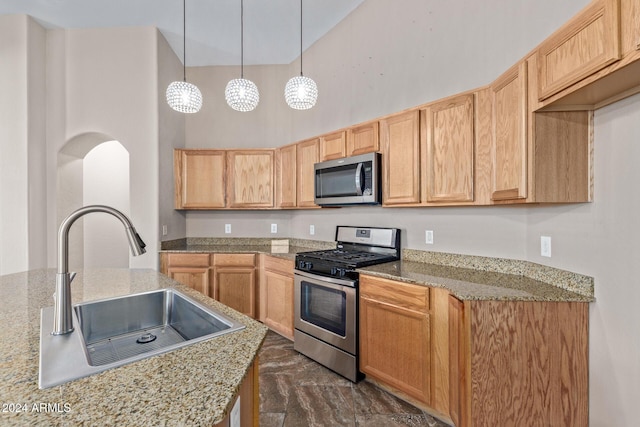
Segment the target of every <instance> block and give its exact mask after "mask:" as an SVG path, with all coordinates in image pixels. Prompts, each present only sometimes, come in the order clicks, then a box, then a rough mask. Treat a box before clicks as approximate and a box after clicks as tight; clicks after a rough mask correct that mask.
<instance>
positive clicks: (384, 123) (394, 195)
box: [380, 110, 420, 206]
mask: <svg viewBox="0 0 640 427" xmlns="http://www.w3.org/2000/svg"><path fill="white" fill-rule="evenodd" d="M419 129H420V116H419V112H418V110H411V111H407V112H404V113H401V114H397V115H394V116H390V117H386V118H384V119H381V120H380V141H381V145H382V153H383V158H382V170H383V175H382V203H383V204H384V205H385V206H393V205H407V204H417V203H420V135H419Z"/></svg>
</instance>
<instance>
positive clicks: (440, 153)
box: [420, 94, 475, 203]
mask: <svg viewBox="0 0 640 427" xmlns="http://www.w3.org/2000/svg"><path fill="white" fill-rule="evenodd" d="M474 118H475V117H474V95H473V94H468V95H462V96H458V97H454V98H451V99H448V100H446V101H442V102H437V103H434V104H431V105H429V106H428V107H427V108H426V109H424V110H421V111H420V119H421V126H420V130H421V137H422V140H423V144H424V147H425V150H424V152H423V169H422V190H423V198H422V199H423V201H425V202H427V203H456V202H472V201H473V184H474V147H475V135H474Z"/></svg>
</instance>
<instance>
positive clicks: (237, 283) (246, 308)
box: [213, 267, 256, 317]
mask: <svg viewBox="0 0 640 427" xmlns="http://www.w3.org/2000/svg"><path fill="white" fill-rule="evenodd" d="M213 271H214V279H213V288H214V298H215V299H216V300H218V301H220V302H221V303H222V304H224V305H227V306H229V307H231V308H233V309H234V310H237V311H239V312H241V313H243V314H246V315H247V316H249V317H255V301H256V299H255V295H256V292H255V278H256V272H255V268H250V267H215V268H214V270H213Z"/></svg>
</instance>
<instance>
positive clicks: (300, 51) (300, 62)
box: [300, 0, 302, 76]
mask: <svg viewBox="0 0 640 427" xmlns="http://www.w3.org/2000/svg"><path fill="white" fill-rule="evenodd" d="M300 75H301V76H302V0H300Z"/></svg>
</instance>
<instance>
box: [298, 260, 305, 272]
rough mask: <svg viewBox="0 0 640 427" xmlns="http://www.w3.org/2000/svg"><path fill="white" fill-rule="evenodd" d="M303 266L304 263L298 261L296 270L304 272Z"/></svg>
mask: <svg viewBox="0 0 640 427" xmlns="http://www.w3.org/2000/svg"><path fill="white" fill-rule="evenodd" d="M304 264H305V262H304V261H298V268H299V269H300V270H304Z"/></svg>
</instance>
